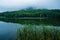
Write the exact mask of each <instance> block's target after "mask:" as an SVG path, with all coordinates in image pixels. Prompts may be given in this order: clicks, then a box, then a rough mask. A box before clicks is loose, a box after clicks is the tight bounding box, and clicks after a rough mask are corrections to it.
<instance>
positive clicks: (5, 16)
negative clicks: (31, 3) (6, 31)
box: [0, 8, 60, 26]
mask: <svg viewBox="0 0 60 40" xmlns="http://www.w3.org/2000/svg"><path fill="white" fill-rule="evenodd" d="M21 17H22V18H24V17H40V18H46V19H36V20H33V19H29V20H28V19H23V20H22V19H17V18H21ZM0 20H1V21H7V22H16V23H22V24H24V23H25V24H47V25H55V26H56V25H60V10H59V9H52V10H48V9H33V8H29V9H23V10H19V11H12V12H3V13H0Z"/></svg>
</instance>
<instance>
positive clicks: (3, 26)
mask: <svg viewBox="0 0 60 40" xmlns="http://www.w3.org/2000/svg"><path fill="white" fill-rule="evenodd" d="M19 26H21V25H20V24H16V23H7V22H2V21H0V40H15V38H16V30H17V28H18V27H19Z"/></svg>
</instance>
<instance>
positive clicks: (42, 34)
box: [16, 25, 60, 40]
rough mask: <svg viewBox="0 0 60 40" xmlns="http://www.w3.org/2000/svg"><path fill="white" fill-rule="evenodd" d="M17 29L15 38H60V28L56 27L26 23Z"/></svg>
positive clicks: (28, 39) (26, 39) (22, 39)
mask: <svg viewBox="0 0 60 40" xmlns="http://www.w3.org/2000/svg"><path fill="white" fill-rule="evenodd" d="M17 31H18V33H17V34H18V35H17V38H16V40H60V29H58V28H57V27H56V28H55V27H50V26H49V27H47V26H36V25H33V26H32V25H26V26H23V27H21V28H19V29H18V30H17Z"/></svg>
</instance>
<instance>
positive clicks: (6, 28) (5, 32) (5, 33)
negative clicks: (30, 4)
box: [0, 21, 60, 40]
mask: <svg viewBox="0 0 60 40" xmlns="http://www.w3.org/2000/svg"><path fill="white" fill-rule="evenodd" d="M19 27H22V25H21V24H17V23H7V22H3V21H0V40H15V38H16V33H17V32H16V30H17V28H19ZM37 28H39V26H37ZM41 28H42V27H40V30H41ZM46 28H47V29H53V28H56V29H57V30H58V31H60V27H56V26H55V27H54V26H46Z"/></svg>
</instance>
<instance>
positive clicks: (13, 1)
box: [0, 0, 60, 12]
mask: <svg viewBox="0 0 60 40" xmlns="http://www.w3.org/2000/svg"><path fill="white" fill-rule="evenodd" d="M28 7H33V8H38V9H60V0H0V12H4V11H13V10H20V9H25V8H28Z"/></svg>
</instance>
